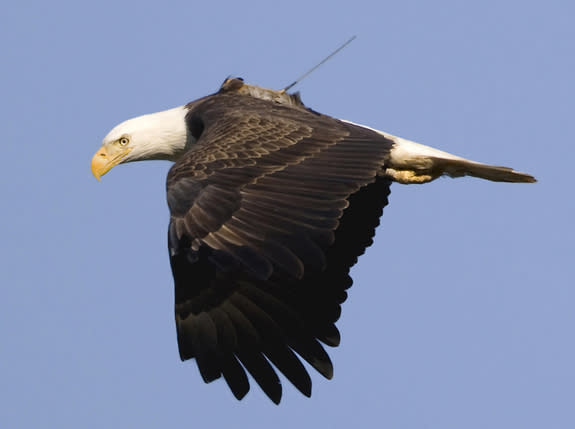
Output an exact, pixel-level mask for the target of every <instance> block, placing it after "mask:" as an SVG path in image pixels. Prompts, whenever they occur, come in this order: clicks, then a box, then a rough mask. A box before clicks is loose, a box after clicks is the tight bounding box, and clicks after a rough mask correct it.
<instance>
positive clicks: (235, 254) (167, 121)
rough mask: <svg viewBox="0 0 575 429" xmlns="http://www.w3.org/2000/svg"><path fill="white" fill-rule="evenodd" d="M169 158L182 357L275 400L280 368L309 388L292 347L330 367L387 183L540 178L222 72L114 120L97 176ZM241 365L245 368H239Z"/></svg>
mask: <svg viewBox="0 0 575 429" xmlns="http://www.w3.org/2000/svg"><path fill="white" fill-rule="evenodd" d="M150 159H160V160H161V159H163V160H170V161H173V162H175V164H174V165H173V166H172V167H171V169H170V171H169V173H168V178H167V200H168V206H169V209H170V224H169V228H168V247H169V256H170V263H171V268H172V273H173V277H174V283H175V316H176V329H177V339H178V347H179V352H180V357H181V359H182V360H186V359H191V358H195V360H196V363H197V366H198V369H199V371H200V374H201V376H202V378H203V380H204V381H205V382H206V383H208V382H211V381H213V380H216V379H218V378H220V377H221V376H223V377H224V379H225V381H226V382H227V384H228V386H229V387H230V389H231V391H232V392H233V394H234V395H235V397H236V398H237V399H242V398H243V397H244V396H245V395H246V393H247V392H248V391H249V388H250V386H249V381H248V377H247V373H249V374H251V376H252V377H253V379H254V380H255V382H256V383H257V384H258V385H259V386H260V387H261V389H262V390H263V391H264V392H265V394H266V395H267V396H268V397H269V398H270V399H271V400H272V401H273V402H275V403H276V404H277V403H279V402H280V399H281V395H282V386H281V383H280V380H279V378H278V375H277V373H276V370H279V372H281V373H282V374H283V375H284V376H285V377H286V378H287V379H288V380H289V381H290V382H291V383H292V384H293V385H294V386H295V387H296V388H297V389H298V390H299V391H300V392H301V393H303V394H304V395H306V396H308V397H309V396H311V379H310V376H309V374H308V372H307V370H306V368H305V367H304V365H303V364H302V361H301V360H300V359H303V360H305V361H306V362H308V363H309V364H310V365H311V366H312V367H313V368H314V369H315V370H317V371H318V372H319V373H320V374H321V375H323V376H324V377H326V378H328V379H329V378H331V377H332V375H333V366H332V363H331V361H330V358H329V356H328V354H327V353H326V351H325V349H324V346H325V345H327V346H330V347H335V346H337V345H338V344H339V342H340V334H339V331H338V329H337V328H336V326H335V323H336V321H337V320H338V318H339V316H340V312H341V304H342V303H343V302H344V301H345V299H346V297H347V292H346V291H347V289H348V288H349V287H350V286H351V284H352V279H351V277H350V276H349V270H350V268H351V267H352V266H353V265H354V264H355V263H356V262H357V259H358V257H359V256H360V255H361V254H363V253H364V251H365V249H366V248H367V247H369V246H370V245H371V244H372V240H373V237H374V234H375V228H376V227H377V226H378V224H379V218H380V216H381V214H382V211H383V207H384V206H385V205H386V204H387V202H388V201H387V197H388V195H389V187H390V185H391V183H392V182H394V181H395V182H399V183H404V184H410V183H425V182H429V181H431V180H434V179H436V178H438V177H440V176H443V175H447V176H451V177H460V176H465V175H469V176H474V177H479V178H482V179H487V180H492V181H497V182H535V179H534V178H533V177H532V176H530V175H528V174H524V173H519V172H517V171H514V170H512V169H510V168H506V167H496V166H490V165H486V164H481V163H478V162H473V161H468V160H466V159H463V158H460V157H457V156H454V155H451V154H448V153H445V152H442V151H439V150H436V149H433V148H431V147H428V146H424V145H420V144H418V143H415V142H412V141H409V140H405V139H402V138H399V137H395V136H392V135H389V134H387V133H384V132H382V131H378V130H375V129H372V128H369V127H366V126H363V125H357V124H354V123H352V122H348V121H344V120H340V119H335V118H332V117H330V116H326V115H323V114H321V113H318V112H316V111H314V110H312V109H310V108H307V107H306V106H305V105H304V104H303V103H302V101H301V99H300V97H299V95H298V94H297V93H296V94H288V93H286V92H285V91H274V90H270V89H265V88H260V87H257V86H252V85H248V84H245V83H244V82H243V80H241V79H237V78H231V79H227V80H226V81H225V82H224V84H223V85H222V87H221V88H220V89H219V91H218V92H216V93H215V94H212V95H209V96H207V97H204V98H201V99H199V100H196V101H193V102H191V103H189V104H187V105H185V106H181V107H176V108H174V109H170V110H166V111H163V112H159V113H153V114H150V115H144V116H141V117H137V118H134V119H130V120H128V121H125V122H123V123H121V124H119V125H118V126H116V127H115V128H113V129H112V131H110V133H109V134H108V135H107V136H106V137H105V138H104V141H103V145H102V147H101V148H100V150H98V152H97V153H96V154H95V155H94V157H93V159H92V172H93V174H94V175H95V176H96V178H98V179H100V177H101V176H103V175H104V174H106V173H107V172H108V171H109V170H110V169H111V168H112V167H114V166H115V165H117V164H120V163H126V162H133V161H141V160H150ZM246 371H247V373H246Z"/></svg>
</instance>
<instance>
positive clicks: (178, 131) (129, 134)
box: [102, 106, 187, 163]
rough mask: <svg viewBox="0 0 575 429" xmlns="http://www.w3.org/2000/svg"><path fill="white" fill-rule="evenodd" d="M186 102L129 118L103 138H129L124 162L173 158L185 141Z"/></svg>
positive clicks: (111, 140)
mask: <svg viewBox="0 0 575 429" xmlns="http://www.w3.org/2000/svg"><path fill="white" fill-rule="evenodd" d="M186 113H187V109H186V108H185V106H179V107H175V108H173V109H169V110H164V111H162V112H157V113H151V114H148V115H143V116H138V117H136V118H132V119H128V120H127V121H124V122H122V123H121V124H118V125H116V126H115V127H114V128H113V129H112V131H110V132H109V133H108V135H107V136H106V137H104V140H103V142H102V144H103V145H107V144H110V143H112V142H114V141H116V140H118V139H120V138H122V137H126V138H128V139H129V143H128V146H127V147H130V148H131V151H130V153H129V154H128V155H127V156H126V157H125V158H124V159H123V160H122V162H123V163H125V162H131V161H141V160H148V159H164V160H170V161H176V160H177V158H178V157H179V155H181V153H182V152H183V151H184V150H185V147H186V142H187V128H186V121H185V117H186Z"/></svg>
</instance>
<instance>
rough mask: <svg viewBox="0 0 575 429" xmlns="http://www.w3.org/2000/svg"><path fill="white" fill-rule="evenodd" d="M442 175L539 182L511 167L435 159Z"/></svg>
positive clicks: (497, 180)
mask: <svg viewBox="0 0 575 429" xmlns="http://www.w3.org/2000/svg"><path fill="white" fill-rule="evenodd" d="M433 163H434V165H436V166H437V167H438V168H439V169H440V171H442V174H444V175H447V176H450V177H461V176H473V177H478V178H480V179H486V180H491V181H493V182H511V183H534V182H536V181H537V180H536V179H535V178H534V177H533V176H531V175H530V174H527V173H521V172H519V171H515V170H513V169H512V168H509V167H501V166H498V165H489V164H482V163H481V162H475V161H468V160H467V159H461V160H453V159H441V158H436V159H433Z"/></svg>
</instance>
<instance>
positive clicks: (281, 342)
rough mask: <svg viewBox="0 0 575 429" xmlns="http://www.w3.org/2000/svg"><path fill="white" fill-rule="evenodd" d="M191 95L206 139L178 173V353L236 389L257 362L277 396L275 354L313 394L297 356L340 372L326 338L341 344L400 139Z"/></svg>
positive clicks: (172, 234)
mask: <svg viewBox="0 0 575 429" xmlns="http://www.w3.org/2000/svg"><path fill="white" fill-rule="evenodd" d="M189 107H190V110H189V113H188V115H187V118H186V120H187V125H188V130H189V133H190V136H191V137H193V139H194V140H195V144H194V145H193V146H192V148H191V149H190V150H189V152H187V153H186V154H185V155H184V156H183V157H182V158H181V159H180V160H179V161H178V162H177V163H176V164H175V165H174V166H173V167H172V169H171V170H170V173H169V175H168V181H167V192H168V204H169V207H170V211H171V219H170V227H169V247H170V259H171V265H172V272H173V275H174V280H175V287H176V292H175V299H176V326H177V334H178V345H179V350H180V356H181V358H182V360H185V359H190V358H195V359H196V362H197V364H198V368H199V370H200V373H201V375H202V377H203V379H204V381H206V382H210V381H213V380H215V379H217V378H219V377H220V376H222V375H223V376H224V378H225V380H226V381H227V383H228V385H229V387H230V388H231V390H232V392H233V393H234V395H235V396H236V397H237V398H238V399H241V398H242V397H243V396H244V395H245V394H246V393H247V391H248V390H249V383H248V379H247V376H246V372H245V370H247V371H248V372H249V373H250V374H251V375H252V376H253V378H254V379H255V381H256V382H257V383H258V384H259V385H260V387H261V388H262V389H263V390H264V392H265V393H266V394H267V395H268V396H269V397H270V398H271V399H272V400H273V401H274V402H276V403H279V401H280V398H281V384H280V381H279V379H278V376H277V374H276V372H275V371H274V369H273V367H272V365H271V364H273V365H274V366H275V367H276V368H277V369H279V370H280V371H281V372H282V373H283V374H284V375H285V376H286V377H287V378H288V380H289V381H290V382H291V383H292V384H293V385H294V386H295V387H297V388H298V389H299V390H300V391H301V392H302V393H303V394H305V395H307V396H309V395H311V380H310V378H309V375H308V373H307V371H306V369H305V368H304V366H303V364H302V363H301V361H300V359H299V358H298V356H297V355H299V357H301V358H303V359H305V360H306V361H307V362H308V363H309V364H310V365H311V366H312V367H314V368H315V369H316V370H317V371H318V372H320V373H321V374H322V375H324V376H325V377H327V378H331V376H332V373H333V368H332V364H331V361H330V359H329V357H328V355H327V353H326V352H325V350H324V348H323V346H322V345H321V344H320V342H322V343H324V344H326V345H329V346H337V345H338V344H339V332H338V330H337V328H336V327H335V325H334V324H335V322H336V321H337V320H338V318H339V315H340V311H341V309H340V304H341V303H343V302H344V301H345V299H346V296H347V295H346V292H345V290H346V289H347V288H348V287H349V286H351V283H352V281H351V278H350V277H349V269H350V267H351V266H352V265H353V264H355V262H356V261H357V258H358V256H359V255H361V254H362V253H363V252H364V250H365V248H366V247H367V246H369V245H370V244H371V240H372V237H373V235H374V232H375V227H376V226H377V225H378V223H379V217H380V215H381V213H382V209H383V207H384V206H385V205H386V204H387V195H388V194H389V185H390V182H389V180H388V179H386V178H384V177H378V173H380V172H381V171H382V167H383V165H384V163H385V161H386V159H387V157H388V154H389V151H390V148H391V145H392V142H391V141H390V140H388V139H386V138H385V137H383V136H382V135H379V134H377V133H375V132H373V131H371V130H368V129H365V128H362V127H358V126H355V125H353V124H348V123H343V122H340V121H338V120H336V119H333V118H330V117H327V116H324V115H320V114H317V113H315V112H312V111H309V110H306V109H304V108H299V107H293V106H285V105H281V104H277V103H273V102H270V101H265V100H260V99H257V98H253V97H249V96H245V95H238V94H216V95H213V96H210V97H207V98H205V99H202V100H200V101H198V102H196V103H192V104H191V105H190V106H189ZM270 363H271V364H270Z"/></svg>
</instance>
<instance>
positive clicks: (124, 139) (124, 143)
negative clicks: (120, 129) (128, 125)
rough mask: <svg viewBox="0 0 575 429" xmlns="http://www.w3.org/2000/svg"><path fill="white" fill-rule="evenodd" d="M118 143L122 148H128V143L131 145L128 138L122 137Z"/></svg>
mask: <svg viewBox="0 0 575 429" xmlns="http://www.w3.org/2000/svg"><path fill="white" fill-rule="evenodd" d="M118 143H120V146H126V145H127V144H128V143H130V139H129V138H128V137H120V138H119V139H118Z"/></svg>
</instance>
